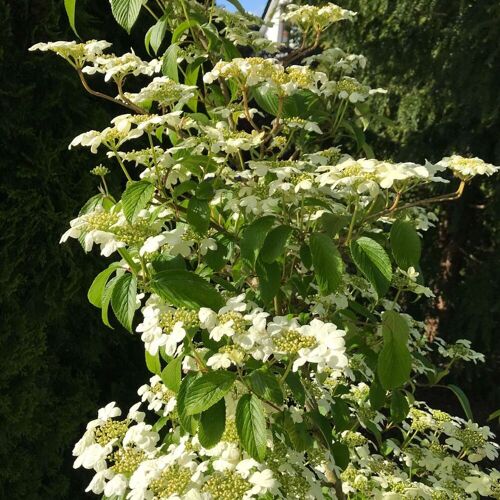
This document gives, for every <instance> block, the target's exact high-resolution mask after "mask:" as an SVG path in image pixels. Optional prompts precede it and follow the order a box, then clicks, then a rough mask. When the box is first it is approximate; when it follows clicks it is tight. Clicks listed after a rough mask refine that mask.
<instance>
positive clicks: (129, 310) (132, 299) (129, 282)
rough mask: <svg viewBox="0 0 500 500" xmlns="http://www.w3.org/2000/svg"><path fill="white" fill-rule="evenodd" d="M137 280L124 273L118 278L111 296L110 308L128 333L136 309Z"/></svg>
mask: <svg viewBox="0 0 500 500" xmlns="http://www.w3.org/2000/svg"><path fill="white" fill-rule="evenodd" d="M136 295H137V278H136V277H135V276H134V275H133V274H131V273H125V274H123V275H122V276H120V277H119V278H118V280H117V281H116V284H115V285H114V288H113V293H112V295H111V307H112V308H113V312H114V313H115V316H116V319H117V320H118V321H119V322H120V323H121V324H122V325H123V326H124V327H125V328H126V329H127V330H128V331H129V332H131V331H132V320H133V319H134V314H135V309H136Z"/></svg>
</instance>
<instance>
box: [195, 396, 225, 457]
mask: <svg viewBox="0 0 500 500" xmlns="http://www.w3.org/2000/svg"><path fill="white" fill-rule="evenodd" d="M225 428H226V403H225V401H224V399H221V400H220V401H219V402H217V403H215V404H214V405H213V406H212V407H211V408H209V409H208V410H206V411H204V412H203V413H202V414H201V417H200V425H199V428H198V439H199V441H200V444H201V445H202V446H203V448H207V449H209V448H213V447H214V446H215V445H216V444H217V443H218V442H219V441H220V438H221V437H222V434H224V429H225Z"/></svg>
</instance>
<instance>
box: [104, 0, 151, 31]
mask: <svg viewBox="0 0 500 500" xmlns="http://www.w3.org/2000/svg"><path fill="white" fill-rule="evenodd" d="M110 2H111V11H112V13H113V17H114V18H115V20H116V22H117V23H118V24H119V25H120V26H121V27H122V28H124V29H125V30H127V32H128V33H130V30H131V29H132V26H133V25H134V24H135V22H136V21H137V18H138V17H139V13H140V11H141V7H142V3H143V0H110Z"/></svg>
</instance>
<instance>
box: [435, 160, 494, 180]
mask: <svg viewBox="0 0 500 500" xmlns="http://www.w3.org/2000/svg"><path fill="white" fill-rule="evenodd" d="M439 165H442V166H443V167H446V168H449V169H450V170H451V171H452V172H453V173H454V174H455V175H456V176H457V177H460V178H461V179H465V180H467V179H470V178H471V177H474V176H476V175H493V174H494V173H495V172H498V170H499V168H500V167H495V166H494V165H492V164H491V163H486V162H485V161H483V160H481V158H464V157H463V156H459V155H452V156H447V157H446V158H443V159H442V160H441V161H440V162H439Z"/></svg>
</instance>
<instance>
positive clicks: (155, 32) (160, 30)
mask: <svg viewBox="0 0 500 500" xmlns="http://www.w3.org/2000/svg"><path fill="white" fill-rule="evenodd" d="M167 28H168V16H167V15H166V14H164V15H163V16H161V17H160V19H158V21H156V24H154V25H153V26H151V28H150V29H149V32H150V37H149V43H150V44H151V47H152V49H153V51H154V53H155V54H157V53H158V49H159V48H160V45H161V42H163V39H164V38H165V34H166V33H167Z"/></svg>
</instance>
